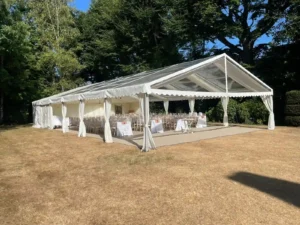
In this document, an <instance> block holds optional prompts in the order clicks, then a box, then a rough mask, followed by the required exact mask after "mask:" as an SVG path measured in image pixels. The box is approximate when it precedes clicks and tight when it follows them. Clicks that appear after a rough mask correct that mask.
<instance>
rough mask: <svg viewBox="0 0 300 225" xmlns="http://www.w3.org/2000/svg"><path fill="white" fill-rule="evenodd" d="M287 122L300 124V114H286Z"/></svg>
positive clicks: (290, 124) (293, 124) (289, 124)
mask: <svg viewBox="0 0 300 225" xmlns="http://www.w3.org/2000/svg"><path fill="white" fill-rule="evenodd" d="M285 123H286V125H288V126H295V127H299V126H300V116H286V117H285Z"/></svg>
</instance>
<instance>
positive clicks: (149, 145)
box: [140, 94, 156, 152]
mask: <svg viewBox="0 0 300 225" xmlns="http://www.w3.org/2000/svg"><path fill="white" fill-rule="evenodd" d="M140 98H142V99H143V100H142V101H143V102H142V103H143V106H144V107H142V108H141V110H142V115H143V121H144V140H143V148H142V151H144V152H148V151H149V150H150V149H155V148H156V147H155V143H154V140H153V137H152V133H151V131H150V129H149V120H150V113H149V110H150V109H149V96H148V94H144V96H142V97H140Z"/></svg>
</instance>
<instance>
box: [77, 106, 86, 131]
mask: <svg viewBox="0 0 300 225" xmlns="http://www.w3.org/2000/svg"><path fill="white" fill-rule="evenodd" d="M84 106H85V102H84V100H80V101H79V107H78V116H79V129H78V137H85V136H86V127H85V124H84V121H83V119H84Z"/></svg>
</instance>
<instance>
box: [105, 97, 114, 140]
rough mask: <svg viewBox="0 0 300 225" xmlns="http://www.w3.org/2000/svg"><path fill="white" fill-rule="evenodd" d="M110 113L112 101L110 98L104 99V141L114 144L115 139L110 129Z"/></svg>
mask: <svg viewBox="0 0 300 225" xmlns="http://www.w3.org/2000/svg"><path fill="white" fill-rule="evenodd" d="M110 111H111V100H110V99H108V98H105V99H104V118H105V124H104V141H105V142H106V143H113V138H112V135H111V129H110V123H109V118H110Z"/></svg>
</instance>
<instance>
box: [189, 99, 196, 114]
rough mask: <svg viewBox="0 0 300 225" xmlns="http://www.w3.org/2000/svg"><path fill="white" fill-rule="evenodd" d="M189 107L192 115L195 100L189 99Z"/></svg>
mask: <svg viewBox="0 0 300 225" xmlns="http://www.w3.org/2000/svg"><path fill="white" fill-rule="evenodd" d="M189 107H190V111H191V113H192V114H193V113H194V108H195V99H189Z"/></svg>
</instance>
